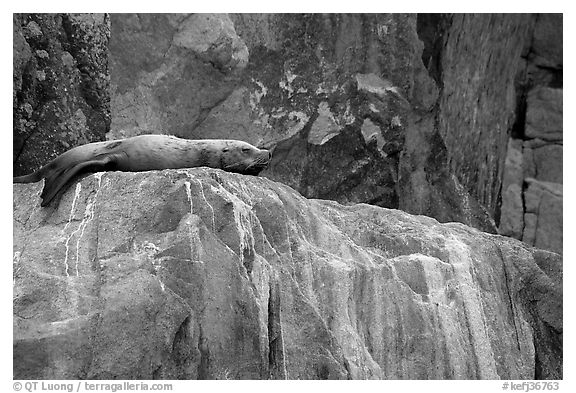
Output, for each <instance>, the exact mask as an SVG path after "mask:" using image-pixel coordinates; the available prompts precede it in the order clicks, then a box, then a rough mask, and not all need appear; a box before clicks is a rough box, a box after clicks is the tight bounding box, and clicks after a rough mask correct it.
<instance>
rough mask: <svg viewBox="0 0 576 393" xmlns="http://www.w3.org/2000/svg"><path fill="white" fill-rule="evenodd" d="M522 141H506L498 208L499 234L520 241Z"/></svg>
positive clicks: (522, 180)
mask: <svg viewBox="0 0 576 393" xmlns="http://www.w3.org/2000/svg"><path fill="white" fill-rule="evenodd" d="M522 153H523V152H522V140H520V139H512V138H510V140H509V141H508V153H507V155H506V161H505V163H504V175H503V176H504V177H503V180H502V207H501V208H500V227H499V229H500V233H501V234H502V235H505V236H510V237H513V238H515V239H519V240H522V231H523V228H524V200H523V195H522V193H523V190H522V186H523V184H524V174H523V158H524V157H523V154H522Z"/></svg>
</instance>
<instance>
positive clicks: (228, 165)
mask: <svg viewBox="0 0 576 393" xmlns="http://www.w3.org/2000/svg"><path fill="white" fill-rule="evenodd" d="M221 154H222V155H221V166H222V169H224V170H226V171H229V172H236V173H242V174H244V175H254V176H256V175H258V174H259V173H260V172H261V171H262V170H263V169H264V168H266V167H267V166H268V164H269V163H270V159H271V158H272V153H271V152H270V151H269V150H265V149H259V148H257V147H255V146H252V145H251V144H249V143H247V142H243V141H233V140H229V141H226V143H225V145H224V147H222V150H221Z"/></svg>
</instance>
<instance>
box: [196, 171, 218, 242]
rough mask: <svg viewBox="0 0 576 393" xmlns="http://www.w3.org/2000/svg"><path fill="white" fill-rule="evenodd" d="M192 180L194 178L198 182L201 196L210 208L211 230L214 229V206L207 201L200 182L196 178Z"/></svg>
mask: <svg viewBox="0 0 576 393" xmlns="http://www.w3.org/2000/svg"><path fill="white" fill-rule="evenodd" d="M194 180H196V181H197V182H198V186H199V187H200V194H202V198H203V199H204V202H206V204H207V205H208V207H209V208H210V211H211V212H212V231H216V216H215V215H214V208H213V207H212V205H211V204H210V203H209V202H208V199H206V195H205V194H204V187H203V186H202V182H201V181H200V180H198V179H194Z"/></svg>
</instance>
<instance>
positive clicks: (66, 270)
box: [62, 183, 82, 277]
mask: <svg viewBox="0 0 576 393" xmlns="http://www.w3.org/2000/svg"><path fill="white" fill-rule="evenodd" d="M81 191H82V184H80V183H76V189H75V190H74V199H73V200H72V208H71V209H70V216H69V217H68V222H67V223H66V225H64V229H63V230H62V233H65V232H66V228H68V225H70V223H71V222H72V217H74V210H75V207H76V201H77V200H78V198H79V197H80V192H81ZM78 228H79V227H78ZM77 231H78V229H76V231H74V232H72V233H71V234H70V236H68V237H67V238H66V243H65V247H66V255H65V256H64V272H65V273H66V277H70V274H69V273H68V269H69V266H68V251H70V246H69V243H70V239H72V236H74V234H75V233H76V232H77Z"/></svg>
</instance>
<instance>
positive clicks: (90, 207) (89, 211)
mask: <svg viewBox="0 0 576 393" xmlns="http://www.w3.org/2000/svg"><path fill="white" fill-rule="evenodd" d="M103 174H104V172H98V173H95V174H94V177H95V178H96V179H97V180H98V187H97V188H96V194H94V198H93V199H92V200H91V201H90V202H88V204H87V205H86V209H85V210H84V218H83V219H82V222H81V223H80V226H79V227H78V229H80V235H79V236H78V238H77V239H76V276H78V261H79V259H80V240H82V236H84V229H86V226H87V225H88V223H89V222H91V221H92V220H93V219H94V212H95V209H96V207H95V206H96V200H97V199H98V194H99V193H100V188H101V185H102V175H103Z"/></svg>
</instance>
